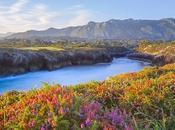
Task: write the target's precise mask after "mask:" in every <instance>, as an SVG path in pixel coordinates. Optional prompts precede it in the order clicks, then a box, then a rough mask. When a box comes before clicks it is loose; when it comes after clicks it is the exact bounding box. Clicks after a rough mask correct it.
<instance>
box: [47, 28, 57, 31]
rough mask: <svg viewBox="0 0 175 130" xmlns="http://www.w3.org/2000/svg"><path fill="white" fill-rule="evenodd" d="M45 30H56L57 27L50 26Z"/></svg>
mask: <svg viewBox="0 0 175 130" xmlns="http://www.w3.org/2000/svg"><path fill="white" fill-rule="evenodd" d="M47 30H57V29H56V28H53V27H51V28H48V29H47Z"/></svg>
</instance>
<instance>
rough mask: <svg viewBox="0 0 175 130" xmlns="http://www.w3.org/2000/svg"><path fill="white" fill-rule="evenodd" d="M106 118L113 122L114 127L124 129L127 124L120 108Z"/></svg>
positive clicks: (107, 114)
mask: <svg viewBox="0 0 175 130" xmlns="http://www.w3.org/2000/svg"><path fill="white" fill-rule="evenodd" d="M105 117H106V118H107V119H108V120H110V121H111V122H112V124H113V125H118V126H121V127H123V126H124V124H125V121H124V117H123V115H122V114H121V112H120V110H119V109H118V108H116V109H114V110H112V111H111V112H108V113H106V115H105Z"/></svg>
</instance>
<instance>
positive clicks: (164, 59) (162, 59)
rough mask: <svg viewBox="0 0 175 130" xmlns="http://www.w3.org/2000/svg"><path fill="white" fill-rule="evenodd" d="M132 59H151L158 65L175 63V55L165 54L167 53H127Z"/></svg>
mask: <svg viewBox="0 0 175 130" xmlns="http://www.w3.org/2000/svg"><path fill="white" fill-rule="evenodd" d="M127 56H128V57H129V58H131V59H139V60H146V61H150V62H152V63H153V64H156V65H160V66H161V65H165V64H169V63H175V56H165V55H150V54H145V53H131V54H128V55H127Z"/></svg>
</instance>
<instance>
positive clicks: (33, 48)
mask: <svg viewBox="0 0 175 130" xmlns="http://www.w3.org/2000/svg"><path fill="white" fill-rule="evenodd" d="M17 49H20V50H32V51H39V50H48V51H62V50H64V49H63V48H59V47H51V46H47V47H22V48H17Z"/></svg>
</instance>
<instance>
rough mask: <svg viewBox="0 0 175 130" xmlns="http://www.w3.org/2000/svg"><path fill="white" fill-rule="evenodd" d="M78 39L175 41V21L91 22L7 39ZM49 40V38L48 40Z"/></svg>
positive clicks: (22, 33) (32, 31)
mask: <svg viewBox="0 0 175 130" xmlns="http://www.w3.org/2000/svg"><path fill="white" fill-rule="evenodd" d="M46 37H49V38H50V39H52V38H58V39H59V38H61V37H62V38H65V39H66V38H68V39H69V38H77V39H88V40H93V39H111V40H112V39H118V40H139V39H148V40H172V39H175V19H174V18H163V19H160V20H142V19H124V20H118V19H110V20H108V21H106V22H93V21H90V22H88V24H86V25H82V26H72V27H66V28H61V29H57V28H53V27H52V28H48V29H46V30H41V31H37V30H29V31H26V32H20V33H14V34H12V35H10V36H7V37H6V38H7V39H13V38H16V39H32V38H33V39H35V38H39V39H44V38H46ZM46 39H47V38H46Z"/></svg>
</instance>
